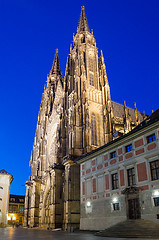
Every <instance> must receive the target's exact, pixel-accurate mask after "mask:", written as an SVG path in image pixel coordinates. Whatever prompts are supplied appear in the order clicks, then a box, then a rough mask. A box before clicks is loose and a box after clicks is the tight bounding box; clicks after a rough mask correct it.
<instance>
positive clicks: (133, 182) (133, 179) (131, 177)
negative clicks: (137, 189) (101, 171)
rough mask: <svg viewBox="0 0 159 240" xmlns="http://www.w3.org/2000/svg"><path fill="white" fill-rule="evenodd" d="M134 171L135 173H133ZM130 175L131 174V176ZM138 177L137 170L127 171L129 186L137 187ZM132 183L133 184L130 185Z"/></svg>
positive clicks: (129, 169) (132, 168) (130, 169)
mask: <svg viewBox="0 0 159 240" xmlns="http://www.w3.org/2000/svg"><path fill="white" fill-rule="evenodd" d="M132 171H134V172H132ZM129 173H130V174H129ZM135 177H136V175H135V168H134V167H131V168H128V169H127V181H128V186H129V187H130V186H135V185H136V178H135ZM130 182H132V184H130Z"/></svg>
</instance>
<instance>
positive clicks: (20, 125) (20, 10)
mask: <svg viewBox="0 0 159 240" xmlns="http://www.w3.org/2000/svg"><path fill="white" fill-rule="evenodd" d="M81 5H85V9H86V15H87V18H88V24H89V27H90V29H93V30H94V36H95V38H96V41H97V47H98V49H99V50H101V49H102V50H103V54H104V58H105V63H106V67H107V74H108V80H109V84H110V90H111V97H112V100H114V101H117V102H119V103H123V101H124V100H125V101H126V104H127V106H130V107H133V104H134V102H136V103H137V108H138V110H139V111H143V110H145V112H146V114H151V110H152V109H153V110H156V109H157V108H158V107H159V104H158V103H159V101H158V92H159V87H158V86H159V1H158V0H156V1H155V0H151V1H150V0H133V1H132V0H111V1H110V0H98V1H94V0H88V1H84V0H83V1H79V0H76V1H70V0H68V1H63V0H61V1H54V0H14V1H13V0H0V81H1V85H0V87H1V93H0V104H1V117H0V126H1V137H0V152H1V157H0V169H3V168H4V169H5V170H6V171H8V172H9V173H11V174H12V175H13V177H14V180H13V182H12V184H11V193H12V194H25V187H23V186H22V185H24V184H25V181H26V180H27V179H28V175H29V167H28V166H29V160H30V153H31V150H32V145H33V141H34V134H35V130H36V122H37V116H38V111H39V107H40V101H41V96H42V92H43V88H44V84H45V82H46V76H47V74H48V73H49V71H50V69H51V66H52V62H53V58H54V55H55V49H56V48H58V49H59V57H60V64H61V69H62V72H63V74H64V72H65V64H66V58H67V56H68V54H69V48H70V44H71V42H72V38H73V33H76V29H77V25H78V21H79V17H80V11H81Z"/></svg>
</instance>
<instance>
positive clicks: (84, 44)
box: [24, 6, 145, 230]
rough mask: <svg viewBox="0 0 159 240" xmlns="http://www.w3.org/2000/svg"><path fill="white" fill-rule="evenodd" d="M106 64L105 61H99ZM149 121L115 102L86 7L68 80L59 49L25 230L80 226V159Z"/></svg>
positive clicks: (34, 159)
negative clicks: (77, 160) (91, 29)
mask: <svg viewBox="0 0 159 240" xmlns="http://www.w3.org/2000/svg"><path fill="white" fill-rule="evenodd" d="M99 60H100V61H99ZM144 118H145V114H144V113H140V112H138V111H137V109H136V104H135V109H131V108H128V107H127V106H126V104H125V102H124V105H121V104H118V103H116V102H113V101H112V100H111V97H110V87H109V83H108V79H107V73H106V66H105V63H104V57H103V53H102V51H101V52H100V59H99V57H98V49H97V47H96V40H95V38H94V35H93V32H92V31H91V32H90V30H89V26H88V22H87V17H86V14H85V9H84V6H82V8H81V15H80V20H79V25H78V27H77V33H76V35H74V36H73V44H72V45H71V47H70V54H69V57H68V58H67V63H66V70H65V76H64V77H63V76H62V73H61V70H60V62H59V56H58V50H56V54H55V58H54V62H53V66H52V69H51V71H50V74H49V75H48V76H47V85H46V86H45V87H44V92H43V94H42V100H41V105H40V111H39V114H38V121H37V128H36V134H35V139H34V144H33V150H32V154H31V159H30V165H29V166H30V174H29V180H28V181H26V196H25V214H24V226H30V227H34V226H39V227H47V228H59V227H62V228H63V229H65V230H66V229H68V228H69V227H71V226H73V227H74V228H78V227H79V220H80V176H79V166H78V165H77V164H75V163H74V160H75V159H77V158H78V157H80V156H81V155H83V154H86V153H88V152H91V151H92V150H95V149H96V148H98V147H100V146H102V145H104V144H106V143H108V142H110V141H111V140H113V139H114V138H116V137H118V136H121V135H123V134H125V133H128V132H129V131H130V130H132V129H133V128H134V127H135V126H137V125H138V124H139V123H140V122H141V121H142V120H143V119H144Z"/></svg>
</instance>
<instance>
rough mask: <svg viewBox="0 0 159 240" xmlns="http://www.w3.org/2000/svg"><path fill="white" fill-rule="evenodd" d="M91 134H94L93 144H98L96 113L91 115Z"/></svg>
mask: <svg viewBox="0 0 159 240" xmlns="http://www.w3.org/2000/svg"><path fill="white" fill-rule="evenodd" d="M91 135H92V139H91V140H92V145H95V146H97V124H96V117H95V114H92V116H91Z"/></svg>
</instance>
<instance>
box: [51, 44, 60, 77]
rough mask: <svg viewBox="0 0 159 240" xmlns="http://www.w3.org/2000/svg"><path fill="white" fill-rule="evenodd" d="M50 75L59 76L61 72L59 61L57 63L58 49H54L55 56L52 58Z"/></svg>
mask: <svg viewBox="0 0 159 240" xmlns="http://www.w3.org/2000/svg"><path fill="white" fill-rule="evenodd" d="M50 73H51V74H60V75H61V70H60V61H59V55H58V48H57V49H56V54H55V58H54V62H53V65H52V69H51V72H50Z"/></svg>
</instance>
